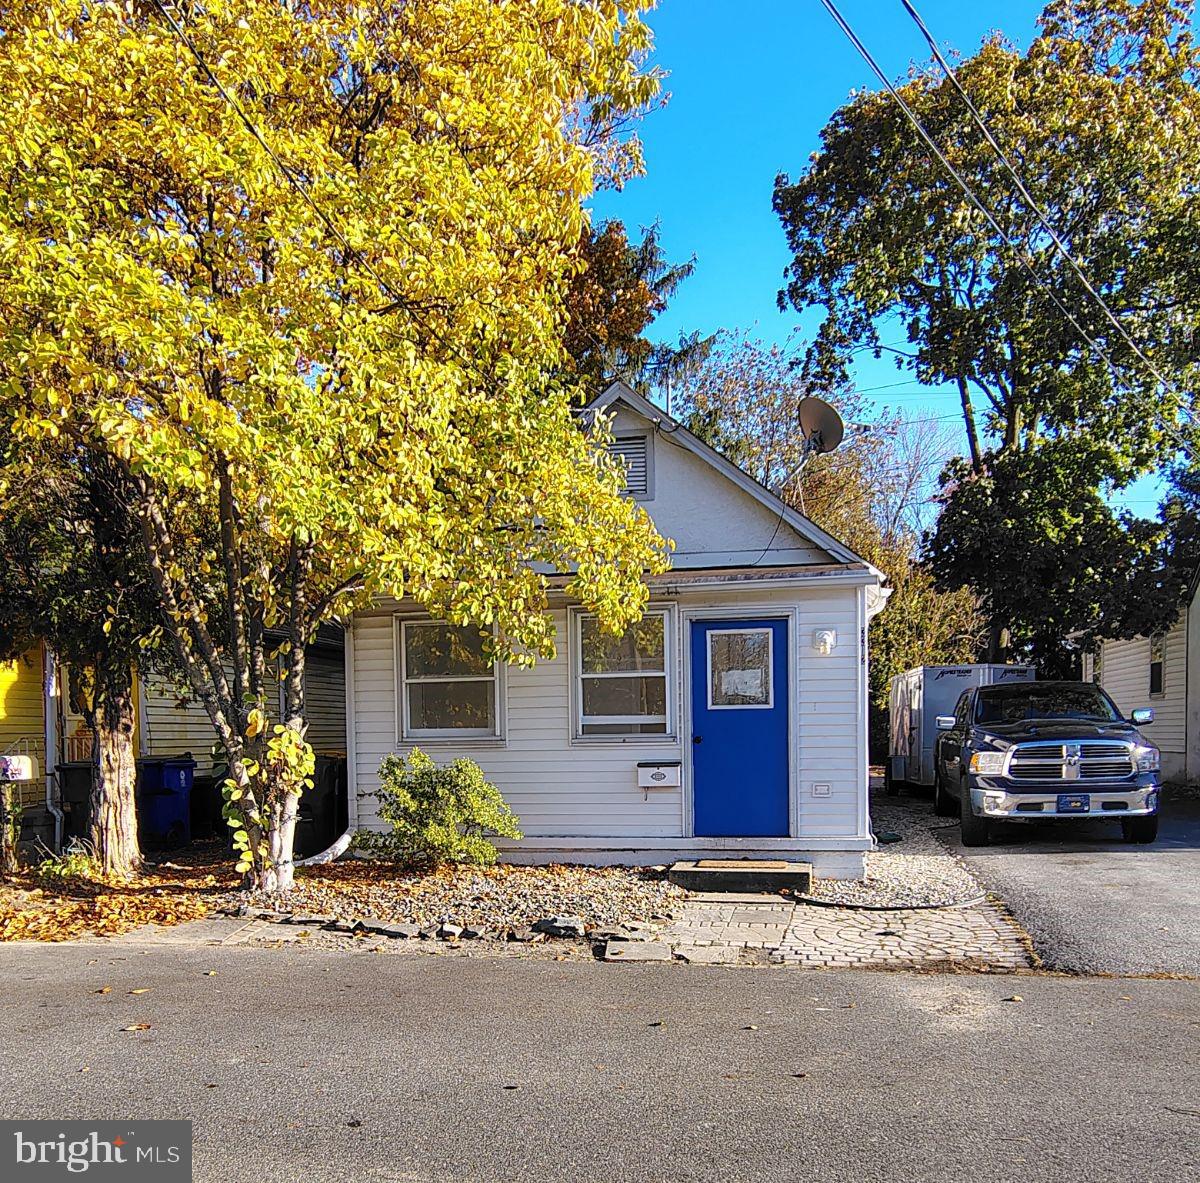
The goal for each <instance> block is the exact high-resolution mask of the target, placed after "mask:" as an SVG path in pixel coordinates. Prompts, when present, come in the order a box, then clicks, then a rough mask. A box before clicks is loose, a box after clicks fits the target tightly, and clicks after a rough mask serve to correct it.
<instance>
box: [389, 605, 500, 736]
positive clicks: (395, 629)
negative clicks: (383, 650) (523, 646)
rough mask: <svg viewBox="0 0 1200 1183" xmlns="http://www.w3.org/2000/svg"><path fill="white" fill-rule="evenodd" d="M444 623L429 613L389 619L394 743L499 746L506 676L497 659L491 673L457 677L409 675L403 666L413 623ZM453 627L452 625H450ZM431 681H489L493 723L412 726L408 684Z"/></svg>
mask: <svg viewBox="0 0 1200 1183" xmlns="http://www.w3.org/2000/svg"><path fill="white" fill-rule="evenodd" d="M438 624H441V625H446V624H449V622H448V621H445V620H438V619H436V618H434V617H432V616H394V617H393V618H392V642H393V645H392V652H393V654H394V655H395V656H394V661H395V669H394V670H393V675H394V677H393V683H394V685H395V695H396V743H397V745H402V744H417V743H420V744H428V743H435V744H455V743H466V744H471V745H502V744H503V743H504V740H505V731H504V725H505V723H504V721H505V705H506V696H505V679H504V666H503V665H502V664H501V663H500V662H499V661H493V662H492V673H491V675H490V676H487V675H483V674H464V675H461V676H458V677H454V676H449V677H443V676H440V675H439V676H435V677H425V678H421V677H418V678H409V677H408V672H407V665H406V658H407V655H406V649H405V634H406V630H407V629H408V628H409V627H410V626H412V625H416V626H418V627H419V626H421V625H438ZM451 627H454V626H451ZM434 682H491V683H492V719H493V721H494V726H493V727H491V728H483V727H439V728H431V727H419V728H414V727H412V726H411V725H410V723H409V713H408V687H409V684H410V683H412V684H422V683H434Z"/></svg>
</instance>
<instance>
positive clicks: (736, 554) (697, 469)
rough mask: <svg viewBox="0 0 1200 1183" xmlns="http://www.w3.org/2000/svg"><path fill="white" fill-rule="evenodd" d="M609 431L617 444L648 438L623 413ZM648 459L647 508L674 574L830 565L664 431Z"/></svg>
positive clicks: (642, 425)
mask: <svg viewBox="0 0 1200 1183" xmlns="http://www.w3.org/2000/svg"><path fill="white" fill-rule="evenodd" d="M612 430H613V434H614V436H615V437H617V438H620V437H622V436H625V435H632V434H634V433H635V432H637V431H642V432H645V430H646V421H645V420H644V419H642V418H641V417H640V416H639V415H636V414H634V412H632V411H630V410H627V409H626V408H624V407H622V408H620V409H619V410H618V411H617V413H616V415H615V416H614V419H613V428H612ZM648 461H649V480H650V489H649V496H648V497H647V499H646V501H645V507H646V509H647V510H648V511H649V512H650V515H651V517H653V519H654V525H655V526H656V527H657V529H658V531H659V533H660V534H662V535H663V537H664V538H671V539H674V541H675V551H674V553H673V554H672V556H671V565H672V566H673V567H674V568H676V569H677V570H685V569H695V568H705V567H739V566H756V567H772V566H787V565H791V564H793V563H829V562H832V561H833V560H832V559H831V558H830V555H829V553H828V552H827V551H825V550H823V549H822V548H821V547H820V546H818V545H817V544H816V543H814V542H812V541H811V540H809V539H808V538H805V537H803V536H801V535H800V534H799V533H798V532H797V531H796V530H794V529H793V528H792V526H791V525H790V524H789V523H788V522H781V521H780V520H779V512H778V511H777V510H772V509H770V508H768V507H767V506H765V505H763V504H762V503H761V502H759V501H756V500H754V499H753V498H752V497H750V496H749V495H748V494H746V493H744V492H743V491H742V490H740V489H738V488H736V487H735V486H734V485H732V484H731V483H730V482H729V481H728V480H727V479H726V478H725V477H724V476H722V475H721V474H720V473H718V472H715V471H714V470H713V468H712V466H711V465H710V464H709V463H708V462H707V461H706V460H703V459H701V458H700V457H699V456H696V455H695V454H693V453H692V452H689V451H688V450H687V449H686V448H684V447H682V446H681V445H678V444H677V443H675V442H674V441H672V440H671V437H670V435H669V433H667V432H663V433H662V434H661V435H659V436H658V437H657V438H655V439H651V440H650V450H649V453H648Z"/></svg>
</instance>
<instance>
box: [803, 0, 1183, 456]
mask: <svg viewBox="0 0 1200 1183" xmlns="http://www.w3.org/2000/svg"><path fill="white" fill-rule="evenodd" d="M821 5H822V7H823V8H824V9H825V11H826V12H828V13H829V15H830V16H831V17H832V18H833V20H834V22H835V23H836V24H837V26H838V28H839V29H841V31H842V32H843V33H844V34H845V36H846V38H847V40H849V42H850V44H851V45H853V46H854V48H855V49H856V50H857V51H858V54H859V56H860V57H861V58H862V59H863V61H865V62H866V63H867V65H868V66H870V68H871V71H872V72H873V73H874V74H875V76H876V78H878V79H879V81H880V82H882V83H883V85H884V86H885V87H886V88H887V91H888V93H889V94H890V95H891V96H892V98H893V99H894V100H895V102H896V104H897V105H898V106H899V107H900V109H901V110H902V111H903V112H904V114H905V116H906V117H907V119H908V121H909V123H911V124H912V126H913V128H914V129H915V130H916V132H917V134H918V135H919V136H920V137H921V139H922V140H923V141H924V142H925V144H926V145H927V147H928V148H929V150H930V151H931V152H932V153H933V154H934V156H936V157H937V159H938V160H939V161H940V162H941V164H942V167H943V168H945V170H946V171H947V172H948V173H949V174H950V176H951V177H953V179H954V181H955V183H956V184H957V185H958V187H959V188H960V189H961V190H962V191H963V194H964V195H965V196H966V198H967V200H968V201H969V202H970V203H971V204H972V205H973V206H974V207H975V208H976V209H977V210H978V211H979V212H980V213H981V214H982V215H983V216H984V218H986V219H987V221H988V223H989V224H990V225H991V227H992V229H994V230H995V231H996V233H997V234H998V235H999V236H1000V239H1001V241H1002V242H1003V243H1004V245H1005V246H1007V247H1008V249H1009V250H1010V251H1011V252H1012V253H1013V255H1014V256H1015V257H1016V259H1017V261H1018V262H1019V263H1020V264H1021V265H1022V266H1023V267H1024V268H1025V270H1026V271H1028V272H1029V275H1030V277H1031V278H1032V279H1033V281H1034V283H1036V284H1037V285H1038V287H1040V288H1042V289H1043V290H1044V291H1045V292H1046V294H1047V295H1048V296H1049V297H1050V299H1051V300H1053V301H1054V303H1055V305H1057V307H1058V310H1059V311H1060V312H1061V313H1062V314H1063V316H1065V317H1066V319H1067V320H1068V321H1069V322H1070V324H1071V326H1072V327H1073V328H1074V329H1075V331H1076V332H1077V333H1078V334H1079V336H1080V337H1081V338H1082V339H1083V340H1084V341H1086V342H1087V344H1088V345H1090V346H1091V348H1092V349H1093V350H1094V351H1095V352H1096V354H1097V355H1098V356H1099V357H1101V358H1102V359H1103V360H1104V361H1105V363H1106V364H1107V365H1108V367H1109V368H1110V369H1111V370H1112V372H1113V373H1114V374H1119V373H1120V369H1119V367H1118V366H1117V364H1116V362H1114V361H1113V359H1112V358H1111V357H1109V355H1108V353H1107V352H1106V351H1105V350H1104V348H1103V346H1101V345H1100V344H1099V342H1097V341H1095V340H1093V338H1092V337H1091V336H1090V335H1089V334H1088V333H1087V332H1086V331H1085V330H1084V328H1083V326H1082V325H1081V324H1080V323H1079V321H1078V320H1076V319H1075V316H1074V315H1073V314H1072V312H1071V310H1070V309H1069V308H1068V307H1067V306H1066V305H1065V304H1064V303H1063V302H1062V301H1061V300H1060V299H1059V298H1058V294H1057V293H1056V292H1055V291H1054V289H1053V288H1052V287H1051V286H1050V285H1049V284H1048V283H1047V282H1046V281H1045V280H1044V279H1043V278H1042V277H1041V276H1040V275H1039V274H1038V272H1037V271H1036V269H1035V268H1034V266H1033V263H1032V262H1031V261H1030V259H1029V257H1028V255H1027V253H1026V252H1025V251H1024V250H1023V249H1022V248H1021V247H1020V246H1018V244H1017V243H1016V242H1014V241H1013V239H1012V238H1011V237H1010V236H1009V234H1008V232H1007V231H1006V230H1005V229H1004V227H1003V226H1001V225H1000V223H999V222H998V221H997V220H996V217H995V216H994V215H993V214H992V212H991V210H989V209H988V208H987V206H985V205H984V204H983V202H982V201H981V200H980V199H979V197H978V196H976V194H975V191H974V190H973V189H972V188H971V186H970V185H968V184H967V182H966V180H965V179H964V178H963V176H962V174H961V173H960V172H959V171H958V169H956V168H955V167H954V165H953V164H951V163H950V161H949V160H948V159H947V158H946V154H945V153H944V152H943V151H942V150H941V148H939V147H938V145H937V143H936V141H935V140H934V139H933V137H932V136H931V135H930V133H929V132H928V131H926V129H925V125H924V124H923V123H922V122H921V121H920V119H918V118H917V116H916V114H915V113H914V112H913V110H912V108H911V107H910V106H909V105H908V103H907V102H906V101H905V99H904V96H903V95H901V94H900V92H899V91H898V90H897V89H896V87H895V86H894V85H893V84H892V80H891V79H890V78H889V77H888V76H887V75H886V74H885V73H884V72H883V69H882V68H881V67H880V65H879V63H878V62H876V60H875V59H874V57H872V55H871V52H870V50H868V49H867V47H866V46H865V45H864V44H863V42H862V40H861V39H860V38H859V36H858V34H857V33H855V31H854V29H853V28H852V27H851V26H850V23H849V22H848V21H847V20H846V18H845V17H844V16H842V14H841V12H840V11H839V10H838V7H837V5H836V4H835V3H834V2H833V0H821ZM1162 427H1163V429H1164V431H1167V432H1168V433H1169V434H1171V435H1172V437H1173V438H1174V439H1175V440H1176V442H1177V443H1178V444H1179V445H1180V446H1181V447H1183V448H1185V449H1186V447H1187V445H1186V443H1185V442H1184V440H1183V437H1182V436H1180V435H1179V434H1178V432H1177V431H1176V430H1175V429H1173V428H1172V427H1169V426H1168V425H1167V424H1162Z"/></svg>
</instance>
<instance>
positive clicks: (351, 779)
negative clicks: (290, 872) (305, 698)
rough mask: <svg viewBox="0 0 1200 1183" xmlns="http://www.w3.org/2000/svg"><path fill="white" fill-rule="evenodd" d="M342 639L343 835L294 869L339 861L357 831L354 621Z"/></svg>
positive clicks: (298, 861) (346, 628)
mask: <svg viewBox="0 0 1200 1183" xmlns="http://www.w3.org/2000/svg"><path fill="white" fill-rule="evenodd" d="M343 631H344V633H345V640H344V642H343V644H342V660H343V668H344V671H345V672H344V674H343V679H344V682H345V687H344V690H343V693H344V695H345V698H346V820H347V822H348V826H347V829H346V832H345V833H344V834H342V835H340V836H339V837H338V839H337V841H335V842H334V844H333V845H332V846H330V847H328V848H327V849H325V850H322V851H321V852H320V854H313V855H309V857H308V858H303V859H296V862H295V865H296V866H297V867H316V866H320V865H321V864H322V863H331V862H333V861H334V859H337V858H340V857H341V856H342V855H343V854H345V853H346V851H347V850H348V849H349V848H350V843H351V841H352V840H353V838H354V835H355V833H356V832H357V831H358V769H357V767H356V761H355V750H354V618H353V617H351V618H350V621H349V623H347V624H345V625H343Z"/></svg>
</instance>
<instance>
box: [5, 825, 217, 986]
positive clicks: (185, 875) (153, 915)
mask: <svg viewBox="0 0 1200 1183" xmlns="http://www.w3.org/2000/svg"><path fill="white" fill-rule="evenodd" d="M191 855H192V857H191V858H190V859H189V860H188V861H189V863H190V864H191V865H189V866H171V867H170V868H167V867H163V868H155V869H152V870H151V871H150V872H149V873H147V874H145V875H140V876H137V877H136V878H134V879H132V880H129V881H126V882H121V883H97V882H93V881H90V880H85V879H71V880H66V881H59V882H55V883H54V884H53V885H48V884H46V883H43V882H39V881H38V880H37V879H35V878H34V877H33V876H32V875H22V876H19V877H17V878H15V879H12V880H9V881H7V882H4V883H0V942H3V941H71V940H78V939H79V938H80V937H84V936H88V935H92V936H119V935H120V934H121V933H126V932H130V931H132V930H133V929H135V928H140V927H142V926H143V925H147V924H155V925H163V926H168V925H175V924H182V923H183V922H184V921H187V920H199V919H201V918H202V917H204V916H205V915H207V914H208V911H209V908H210V907H211V905H212V902H213V900H214V898H215V897H216V896H218V895H220V894H221V893H222V892H224V891H227V890H229V889H230V888H231V887H232V886H234V881H233V879H232V877H231V876H230V875H229V872H228V869H227V867H226V866H225V865H224V860H225V853H224V850H223V849H217V848H216V845H215V844H214V848H213V849H209V848H208V847H204V846H201V847H197V848H193V850H192V852H191ZM111 992H112V987H111V986H102V987H101V988H99V989H98V990H97V991H96V993H97V994H110V993H111ZM145 992H146V988H144V987H139V988H137V989H133V990H130V991H129V993H130V994H143V993H145Z"/></svg>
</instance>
